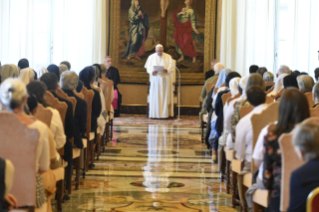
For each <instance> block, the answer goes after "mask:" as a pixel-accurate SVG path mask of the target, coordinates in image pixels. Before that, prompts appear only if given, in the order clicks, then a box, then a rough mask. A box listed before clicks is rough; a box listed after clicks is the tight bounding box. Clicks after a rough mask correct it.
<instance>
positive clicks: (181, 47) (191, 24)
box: [173, 0, 200, 63]
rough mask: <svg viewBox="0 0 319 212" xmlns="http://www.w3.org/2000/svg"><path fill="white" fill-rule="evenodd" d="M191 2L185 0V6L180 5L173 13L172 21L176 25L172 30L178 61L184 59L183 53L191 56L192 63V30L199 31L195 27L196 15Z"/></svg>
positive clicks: (194, 54)
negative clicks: (178, 56)
mask: <svg viewBox="0 0 319 212" xmlns="http://www.w3.org/2000/svg"><path fill="white" fill-rule="evenodd" d="M192 4H193V0H185V7H181V8H180V9H179V10H177V11H175V12H174V15H173V22H174V25H175V27H176V29H175V32H174V37H175V43H176V51H177V53H178V54H179V55H181V57H180V58H179V59H178V62H182V61H184V60H185V58H184V55H186V56H189V57H192V58H193V63H195V62H196V50H195V45H194V40H193V34H192V32H193V31H194V32H195V33H196V34H200V33H199V32H198V30H197V29H196V23H197V22H196V15H195V11H194V9H193V7H192Z"/></svg>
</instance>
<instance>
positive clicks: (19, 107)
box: [0, 78, 55, 208]
mask: <svg viewBox="0 0 319 212" xmlns="http://www.w3.org/2000/svg"><path fill="white" fill-rule="evenodd" d="M0 100H1V103H2V104H3V105H4V107H5V109H6V110H7V111H9V112H12V113H14V114H15V115H16V116H17V118H18V119H19V120H20V121H21V122H23V123H25V124H26V125H28V126H29V127H30V128H34V129H37V130H38V132H39V134H40V136H39V140H38V144H37V150H36V170H37V173H36V184H37V186H36V194H35V195H36V202H35V203H36V208H40V207H41V206H42V205H43V204H44V203H45V202H46V195H45V190H44V186H43V181H42V178H41V176H40V174H41V173H44V172H46V171H48V170H49V166H50V147H49V141H48V128H47V126H46V125H45V124H43V123H42V122H40V121H34V120H33V119H31V118H29V117H28V116H26V115H24V105H25V103H26V102H27V90H26V87H25V85H24V84H23V82H21V81H20V80H18V79H12V78H8V79H6V80H5V81H4V82H3V83H2V84H1V87H0ZM52 183H55V182H52ZM53 186H54V185H53Z"/></svg>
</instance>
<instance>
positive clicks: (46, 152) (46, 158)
mask: <svg viewBox="0 0 319 212" xmlns="http://www.w3.org/2000/svg"><path fill="white" fill-rule="evenodd" d="M39 134H40V139H39V142H41V144H42V145H40V146H41V147H42V148H41V150H40V157H39V161H38V162H39V170H41V171H47V170H49V167H50V145H49V134H48V128H46V127H44V128H42V129H41V132H39Z"/></svg>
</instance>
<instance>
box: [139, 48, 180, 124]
mask: <svg viewBox="0 0 319 212" xmlns="http://www.w3.org/2000/svg"><path fill="white" fill-rule="evenodd" d="M158 66H160V67H163V70H162V71H161V70H158ZM145 68H146V69H147V73H148V74H150V75H151V88H150V93H149V118H169V117H173V116H174V95H173V84H172V83H173V79H172V73H174V70H175V67H174V65H173V63H172V57H171V56H170V55H168V54H166V53H164V47H163V46H162V45H160V44H159V45H157V46H156V53H154V54H152V55H150V56H149V57H148V58H147V61H146V64H145ZM155 69H156V70H155Z"/></svg>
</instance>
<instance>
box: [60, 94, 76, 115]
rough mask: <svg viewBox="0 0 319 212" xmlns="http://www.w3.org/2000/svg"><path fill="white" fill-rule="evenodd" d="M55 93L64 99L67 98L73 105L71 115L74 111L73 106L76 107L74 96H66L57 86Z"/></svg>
mask: <svg viewBox="0 0 319 212" xmlns="http://www.w3.org/2000/svg"><path fill="white" fill-rule="evenodd" d="M56 94H57V95H58V96H59V97H60V98H62V99H65V100H68V101H69V102H71V104H72V106H73V115H74V113H75V107H76V99H75V98H74V97H70V96H68V95H67V94H66V93H64V91H63V90H62V89H61V88H58V89H57V90H56Z"/></svg>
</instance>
